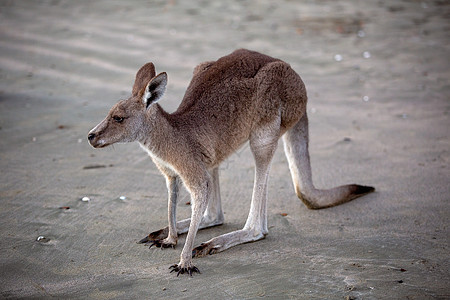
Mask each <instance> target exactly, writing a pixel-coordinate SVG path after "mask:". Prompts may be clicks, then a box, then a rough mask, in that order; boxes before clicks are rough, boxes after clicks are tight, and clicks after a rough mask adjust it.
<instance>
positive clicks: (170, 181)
mask: <svg viewBox="0 0 450 300" xmlns="http://www.w3.org/2000/svg"><path fill="white" fill-rule="evenodd" d="M165 177H166V184H167V191H168V194H169V195H168V196H169V197H168V219H169V226H167V227H165V228H163V229H161V230H157V231H154V232H152V233H150V234H149V235H148V236H146V237H145V238H143V239H142V240H140V242H139V243H145V244H147V245H148V244H149V245H150V248H151V247H153V246H156V247H158V248H159V247H161V248H175V246H176V244H177V241H178V232H177V231H178V230H177V225H178V224H177V217H176V213H177V200H178V192H179V189H180V179H179V177H178V176H172V175H166V176H165Z"/></svg>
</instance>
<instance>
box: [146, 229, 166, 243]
mask: <svg viewBox="0 0 450 300" xmlns="http://www.w3.org/2000/svg"><path fill="white" fill-rule="evenodd" d="M168 235H169V227H166V228H163V229H160V230H157V231H154V232H152V233H150V234H149V235H147V236H146V237H145V238H143V239H142V240H140V241H139V244H151V243H153V242H154V241H162V240H164V239H165V238H167V236H168Z"/></svg>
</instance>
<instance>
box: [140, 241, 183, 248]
mask: <svg viewBox="0 0 450 300" xmlns="http://www.w3.org/2000/svg"><path fill="white" fill-rule="evenodd" d="M146 245H149V247H148V248H149V249H150V248H151V247H153V246H155V247H156V248H172V249H175V246H176V245H177V241H176V240H175V241H173V240H169V238H165V239H164V240H157V241H152V242H149V243H146Z"/></svg>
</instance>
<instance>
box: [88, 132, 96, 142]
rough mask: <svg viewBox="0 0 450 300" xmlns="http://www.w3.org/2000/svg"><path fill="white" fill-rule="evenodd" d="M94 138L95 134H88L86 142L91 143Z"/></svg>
mask: <svg viewBox="0 0 450 300" xmlns="http://www.w3.org/2000/svg"><path fill="white" fill-rule="evenodd" d="M94 138H95V133H89V134H88V140H90V141H92V140H93V139H94Z"/></svg>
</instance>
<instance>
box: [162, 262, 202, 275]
mask: <svg viewBox="0 0 450 300" xmlns="http://www.w3.org/2000/svg"><path fill="white" fill-rule="evenodd" d="M169 269H171V270H170V273H172V272H177V277H178V275H180V274H189V276H192V274H194V273H198V274H201V272H200V270H199V269H198V268H197V267H196V266H193V265H190V266H182V264H178V265H177V264H174V265H172V266H170V267H169Z"/></svg>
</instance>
